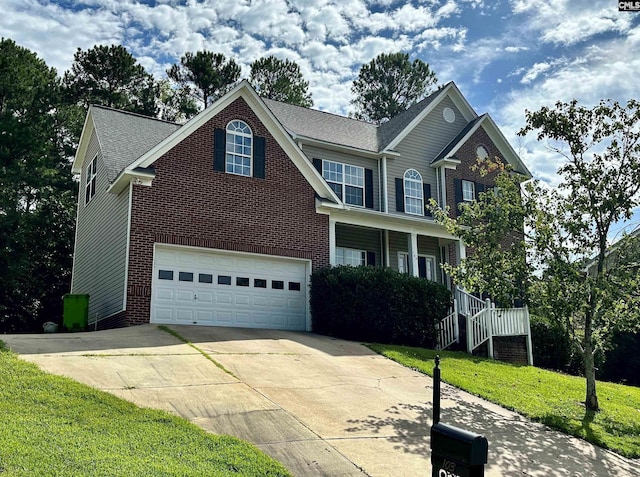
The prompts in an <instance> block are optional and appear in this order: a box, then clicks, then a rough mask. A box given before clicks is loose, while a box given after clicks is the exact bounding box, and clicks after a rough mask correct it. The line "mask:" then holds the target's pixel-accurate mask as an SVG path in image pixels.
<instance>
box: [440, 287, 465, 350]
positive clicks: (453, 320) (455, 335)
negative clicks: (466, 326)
mask: <svg viewBox="0 0 640 477" xmlns="http://www.w3.org/2000/svg"><path fill="white" fill-rule="evenodd" d="M459 336H460V330H459V329H458V304H457V302H456V300H455V299H454V300H453V312H451V313H450V314H449V315H447V316H446V317H445V318H444V319H443V320H441V321H440V323H438V349H445V348H448V347H449V346H451V345H452V344H454V343H457V342H458V340H459Z"/></svg>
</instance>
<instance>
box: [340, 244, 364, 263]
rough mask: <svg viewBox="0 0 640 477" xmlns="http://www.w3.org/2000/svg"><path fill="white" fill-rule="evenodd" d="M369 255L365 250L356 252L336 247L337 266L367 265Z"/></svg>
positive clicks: (351, 249)
mask: <svg viewBox="0 0 640 477" xmlns="http://www.w3.org/2000/svg"><path fill="white" fill-rule="evenodd" d="M366 263H367V253H366V252H365V251H364V250H356V249H354V248H344V247H336V264H337V265H351V266H354V267H357V266H359V265H366Z"/></svg>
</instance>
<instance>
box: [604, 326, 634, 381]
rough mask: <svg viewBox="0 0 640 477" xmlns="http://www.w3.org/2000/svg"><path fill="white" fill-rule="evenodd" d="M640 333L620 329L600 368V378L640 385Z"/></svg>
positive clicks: (615, 334) (613, 337)
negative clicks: (639, 351)
mask: <svg viewBox="0 0 640 477" xmlns="http://www.w3.org/2000/svg"><path fill="white" fill-rule="evenodd" d="M638 350H640V333H631V332H628V331H618V332H616V333H614V334H613V336H612V338H611V343H610V349H608V350H607V351H606V353H605V358H604V363H603V364H602V365H601V366H600V369H599V370H598V379H602V380H606V381H614V382H617V383H624V384H631V385H633V386H640V354H639V353H638Z"/></svg>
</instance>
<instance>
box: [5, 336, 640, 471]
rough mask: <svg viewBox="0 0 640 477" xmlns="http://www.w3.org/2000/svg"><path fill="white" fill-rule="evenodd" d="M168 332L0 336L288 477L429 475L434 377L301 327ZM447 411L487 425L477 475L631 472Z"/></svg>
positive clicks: (452, 417) (560, 442) (510, 426)
mask: <svg viewBox="0 0 640 477" xmlns="http://www.w3.org/2000/svg"><path fill="white" fill-rule="evenodd" d="M170 328H171V329H172V330H174V331H175V332H177V333H179V334H180V335H181V336H183V337H184V338H185V339H187V340H188V341H190V342H191V343H192V344H193V346H189V345H188V344H185V343H183V342H182V341H180V340H179V339H177V338H176V337H174V336H172V335H170V334H169V333H167V332H165V331H163V330H160V329H158V327H157V326H155V325H144V326H137V327H132V328H125V329H119V330H108V331H99V332H95V333H74V334H49V335H3V336H0V339H2V340H3V341H5V342H6V343H7V344H8V346H9V347H10V348H11V349H12V350H14V351H15V352H17V353H19V354H20V355H21V357H22V358H24V359H26V360H28V361H32V362H34V363H37V364H38V365H40V366H41V367H42V368H43V369H45V370H46V371H49V372H52V373H55V374H61V375H65V376H68V377H71V378H73V379H75V380H78V381H80V382H83V383H86V384H89V385H91V386H94V387H97V388H100V389H102V390H104V391H107V392H110V393H112V394H115V395H117V396H120V397H122V398H124V399H127V400H129V401H133V402H135V403H136V404H138V405H140V406H147V407H153V408H158V409H164V410H167V411H169V412H172V413H175V414H178V415H181V416H183V417H184V418H186V419H188V420H190V421H192V422H194V423H195V424H197V425H199V426H200V427H202V428H204V429H206V430H208V431H211V432H214V433H217V434H230V435H234V436H237V437H240V438H242V439H246V440H248V441H250V442H253V443H254V444H255V445H256V446H258V447H259V448H260V449H262V450H263V451H264V452H266V453H267V454H269V455H271V456H272V457H274V458H275V459H277V460H279V461H280V462H282V463H283V464H284V465H285V466H287V467H288V468H289V469H290V470H291V472H292V473H293V474H294V475H296V476H320V475H326V476H364V475H369V476H394V477H395V476H411V477H416V476H420V475H422V476H428V475H431V466H430V463H429V455H430V454H429V427H430V425H431V419H432V416H431V409H432V404H431V397H432V381H431V379H430V378H429V377H427V376H423V375H421V374H419V373H417V372H414V371H412V370H410V369H406V368H404V367H402V366H400V365H398V364H396V363H394V362H392V361H390V360H387V359H386V358H383V357H381V356H378V355H376V354H375V353H373V352H371V351H370V350H368V349H367V348H365V347H363V346H361V345H359V344H356V343H352V342H348V341H342V340H336V339H331V338H327V337H322V336H318V335H313V334H308V333H294V332H284V331H272V330H253V329H237V328H209V327H197V326H171V327H170ZM194 347H195V348H194ZM196 348H197V349H196ZM200 351H202V352H204V353H206V354H207V355H208V356H209V357H210V358H211V360H210V359H208V358H207V357H206V356H204V355H203V354H202V353H201V352H200ZM214 361H215V363H214ZM216 363H217V364H218V365H219V366H221V367H222V368H224V370H223V369H221V367H219V366H217V365H216ZM443 368H444V369H445V370H446V365H445V363H443ZM225 370H226V371H225ZM443 372H446V371H443ZM442 408H443V410H442V421H443V422H446V423H450V424H455V425H458V426H461V427H465V428H468V429H470V430H473V431H476V432H480V433H484V434H485V435H486V437H487V439H488V440H489V465H488V466H487V468H486V474H485V475H488V476H500V475H503V476H516V475H519V476H522V475H527V476H612V477H613V476H638V475H640V462H638V461H637V460H636V461H632V460H628V459H624V458H622V457H619V456H617V455H616V454H614V453H611V452H608V451H605V450H603V449H600V448H598V447H595V446H592V445H590V444H587V443H586V442H584V441H581V440H579V439H574V438H571V437H568V436H565V435H564V434H561V433H558V432H555V431H552V430H549V429H548V428H546V427H545V426H542V425H540V424H536V423H532V422H529V421H528V420H526V419H524V418H523V417H521V416H519V415H517V414H514V413H512V412H509V411H506V410H504V409H502V408H500V407H498V406H495V405H493V404H491V403H488V402H486V401H483V400H481V399H478V398H476V397H474V396H471V395H469V394H467V393H464V392H462V391H459V390H457V389H455V388H452V387H450V386H446V385H444V386H443V401H442Z"/></svg>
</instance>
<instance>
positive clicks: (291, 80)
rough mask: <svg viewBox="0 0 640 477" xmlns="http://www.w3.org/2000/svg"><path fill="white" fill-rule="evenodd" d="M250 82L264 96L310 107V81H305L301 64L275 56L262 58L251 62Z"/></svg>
mask: <svg viewBox="0 0 640 477" xmlns="http://www.w3.org/2000/svg"><path fill="white" fill-rule="evenodd" d="M249 82H250V83H251V85H252V86H253V87H254V88H255V90H256V91H257V92H258V94H259V95H260V96H262V97H263V98H269V99H274V100H276V101H283V102H285V103H290V104H295V105H297V106H303V107H305V108H309V107H311V106H313V100H312V99H311V94H310V93H309V82H308V81H305V79H304V77H303V76H302V72H301V71H300V66H299V65H298V64H297V63H295V62H293V61H290V60H280V59H278V58H276V57H275V56H267V57H265V58H260V59H258V60H256V61H254V62H253V63H251V75H250V77H249Z"/></svg>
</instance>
